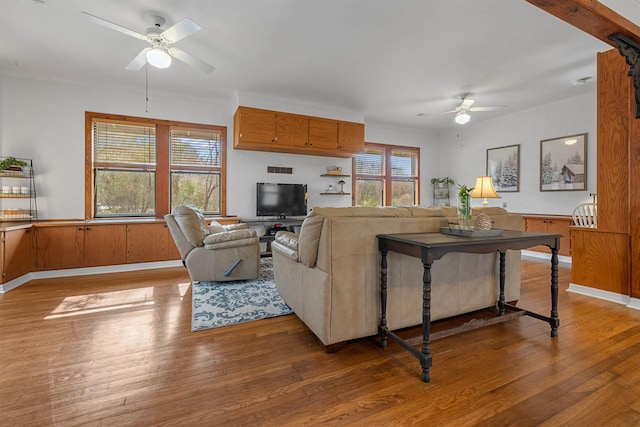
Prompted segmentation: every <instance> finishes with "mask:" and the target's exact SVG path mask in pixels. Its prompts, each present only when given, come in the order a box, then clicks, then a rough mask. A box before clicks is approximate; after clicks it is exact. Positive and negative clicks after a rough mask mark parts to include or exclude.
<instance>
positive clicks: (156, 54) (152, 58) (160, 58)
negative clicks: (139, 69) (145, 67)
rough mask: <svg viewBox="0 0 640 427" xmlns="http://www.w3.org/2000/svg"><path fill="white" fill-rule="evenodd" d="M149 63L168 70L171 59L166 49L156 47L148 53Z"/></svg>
mask: <svg viewBox="0 0 640 427" xmlns="http://www.w3.org/2000/svg"><path fill="white" fill-rule="evenodd" d="M147 62H148V63H149V64H151V65H153V66H154V67H156V68H168V67H169V66H170V65H171V57H170V56H169V54H168V53H167V52H165V51H164V49H162V48H159V47H154V48H153V49H151V50H150V51H149V52H147Z"/></svg>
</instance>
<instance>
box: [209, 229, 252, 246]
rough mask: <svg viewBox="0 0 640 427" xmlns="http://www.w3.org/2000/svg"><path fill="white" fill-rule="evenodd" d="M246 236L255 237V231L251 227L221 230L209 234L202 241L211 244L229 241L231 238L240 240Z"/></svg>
mask: <svg viewBox="0 0 640 427" xmlns="http://www.w3.org/2000/svg"><path fill="white" fill-rule="evenodd" d="M248 237H256V231H255V230H251V229H245V230H231V231H221V232H219V233H214V234H209V235H208V236H207V237H205V238H204V240H203V241H202V242H203V243H204V244H205V245H212V244H216V243H222V242H230V241H232V240H241V239H246V238H248Z"/></svg>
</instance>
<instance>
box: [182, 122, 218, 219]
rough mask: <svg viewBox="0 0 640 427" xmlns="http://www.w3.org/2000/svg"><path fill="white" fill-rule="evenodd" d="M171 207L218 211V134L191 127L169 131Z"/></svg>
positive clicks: (213, 212) (214, 212)
mask: <svg viewBox="0 0 640 427" xmlns="http://www.w3.org/2000/svg"><path fill="white" fill-rule="evenodd" d="M170 139H171V155H170V158H171V161H170V163H171V209H173V208H174V207H176V206H180V205H192V206H195V207H197V208H198V209H200V210H201V211H202V212H205V213H212V214H219V213H220V182H221V180H220V174H221V172H222V134H221V133H220V132H215V131H208V130H193V129H172V130H171V137H170Z"/></svg>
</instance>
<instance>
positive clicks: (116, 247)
mask: <svg viewBox="0 0 640 427" xmlns="http://www.w3.org/2000/svg"><path fill="white" fill-rule="evenodd" d="M126 228H127V226H126V225H124V224H108V225H106V224H105V225H89V226H86V227H85V230H84V265H83V266H84V267H96V266H100V265H115V264H125V263H126V262H127V248H126V241H127V229H126Z"/></svg>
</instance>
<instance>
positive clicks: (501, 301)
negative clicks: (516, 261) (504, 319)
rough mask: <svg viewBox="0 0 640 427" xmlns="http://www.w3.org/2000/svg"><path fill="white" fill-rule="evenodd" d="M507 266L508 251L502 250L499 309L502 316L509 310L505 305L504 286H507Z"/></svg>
mask: <svg viewBox="0 0 640 427" xmlns="http://www.w3.org/2000/svg"><path fill="white" fill-rule="evenodd" d="M505 266H506V252H502V251H501V252H500V294H499V295H498V309H499V310H500V316H504V315H505V314H506V312H507V309H506V307H505V305H504V304H505V297H504V286H505V280H506V279H505V274H504V272H505Z"/></svg>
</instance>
